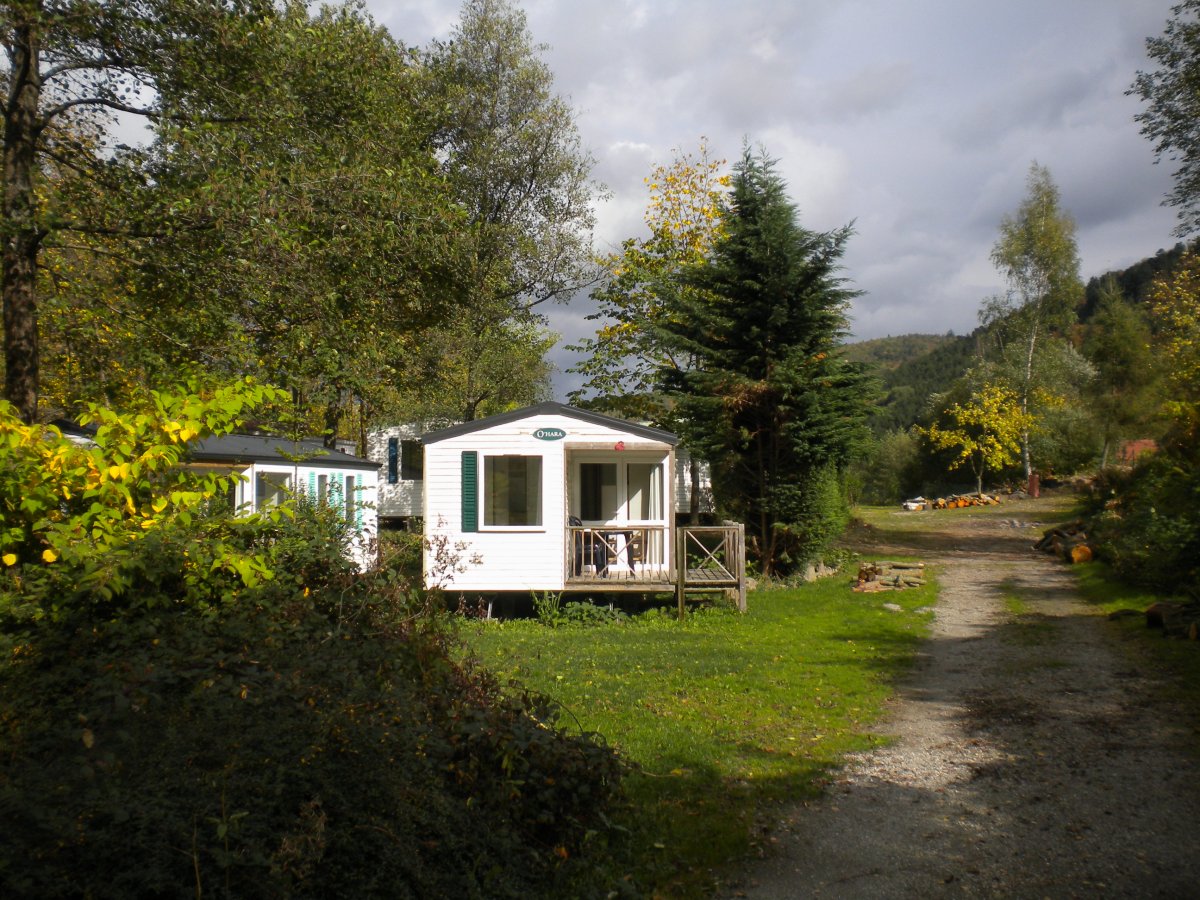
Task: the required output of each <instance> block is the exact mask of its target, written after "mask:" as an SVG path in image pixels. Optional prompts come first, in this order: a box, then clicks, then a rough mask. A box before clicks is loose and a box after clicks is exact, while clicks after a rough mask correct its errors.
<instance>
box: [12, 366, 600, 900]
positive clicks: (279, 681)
mask: <svg viewBox="0 0 1200 900" xmlns="http://www.w3.org/2000/svg"><path fill="white" fill-rule="evenodd" d="M269 393H270V392H268V391H267V390H266V389H261V388H255V387H254V386H247V385H242V386H240V387H238V388H235V389H230V390H229V391H227V392H224V393H222V392H219V391H218V392H216V393H215V394H214V396H213V397H211V398H209V399H207V400H199V399H197V398H194V397H188V396H182V395H181V396H179V397H168V396H166V395H162V394H160V395H157V396H156V397H155V398H153V402H154V404H155V405H156V409H157V408H159V407H161V409H160V410H159V413H158V414H157V415H156V414H155V413H153V412H146V413H138V414H132V415H128V416H116V415H112V416H111V417H110V418H105V419H103V420H102V422H101V425H100V428H99V429H98V431H97V436H96V444H97V446H96V447H94V448H78V451H76V450H72V449H71V448H69V447H66V446H64V443H65V442H63V441H62V440H60V439H59V438H58V437H57V436H56V435H54V434H51V435H49V436H48V437H43V435H42V434H40V433H37V432H34V431H32V430H30V429H27V428H25V427H24V426H20V425H19V424H12V423H10V422H8V421H7V420H6V423H5V430H4V436H5V441H4V444H3V446H2V447H0V451H2V456H0V460H2V461H3V472H4V476H3V477H4V478H5V479H6V483H7V484H8V487H6V488H5V494H4V496H5V497H6V498H8V499H6V501H5V505H4V507H3V512H4V523H3V524H4V528H5V530H4V535H5V537H4V540H5V541H6V543H5V548H6V550H7V552H6V553H5V555H4V569H5V571H4V575H3V578H4V581H3V593H2V594H0V600H2V604H0V635H2V636H3V643H2V644H0V646H2V647H3V650H4V656H3V658H2V659H0V746H3V747H4V754H3V758H2V760H0V815H2V816H3V818H4V821H5V823H6V827H5V829H4V830H3V832H0V886H2V887H3V891H4V894H5V896H8V897H60V896H61V897H67V896H79V895H80V894H85V895H89V896H97V897H102V896H120V897H125V896H149V895H160V894H177V893H179V892H180V891H181V890H187V892H188V893H193V892H195V893H201V894H205V895H209V896H222V897H278V896H297V897H322V896H333V895H352V896H362V897H405V896H408V897H429V896H462V897H485V896H486V897H525V896H561V895H563V894H564V893H565V894H570V893H572V891H573V889H572V888H571V887H569V885H570V883H571V879H572V878H574V877H576V875H578V874H579V872H580V871H581V870H582V869H584V868H586V865H587V858H586V851H587V848H588V845H589V841H590V835H592V834H593V833H594V832H595V831H597V830H600V829H603V827H604V823H605V819H604V815H605V812H606V810H609V809H610V808H611V806H612V804H613V802H614V800H615V799H616V797H617V791H618V786H619V781H620V775H621V769H620V765H619V763H618V761H617V759H616V757H615V756H614V754H613V753H612V752H611V751H609V750H608V749H607V748H605V747H604V746H603V745H602V744H600V743H598V742H596V741H595V740H593V739H590V738H587V737H582V738H581V737H579V736H572V735H570V734H568V733H567V732H565V731H564V730H563V729H561V728H560V727H559V726H558V725H557V724H556V717H557V713H556V709H555V707H554V706H553V704H550V703H547V702H544V701H542V700H540V699H538V698H535V697H534V696H532V695H530V694H528V693H527V692H524V691H521V690H516V691H511V690H509V691H502V690H501V688H500V686H499V685H498V684H497V682H496V681H495V680H493V679H491V678H489V677H487V676H485V675H483V674H481V673H479V672H475V671H473V670H471V669H470V668H469V667H466V666H464V665H462V664H460V663H458V662H455V661H454V660H453V659H452V658H451V654H450V645H449V639H448V636H447V632H446V631H445V630H444V628H443V627H442V626H441V624H440V620H438V619H436V618H433V619H431V618H430V617H429V616H428V614H427V610H426V608H425V606H424V604H423V599H422V598H421V597H420V596H419V595H416V594H413V593H411V592H410V590H409V586H408V585H407V583H405V582H404V581H403V580H397V579H396V578H395V577H394V576H393V574H392V573H391V571H389V570H382V569H381V570H377V571H375V572H373V573H371V574H370V575H368V576H366V577H364V576H362V575H360V574H359V573H358V572H357V570H356V569H355V568H354V567H353V565H352V564H351V563H350V562H349V561H348V560H347V559H346V558H345V556H344V555H343V553H342V551H341V547H342V543H343V537H344V535H343V532H344V529H345V528H346V524H345V522H344V520H343V519H342V517H341V516H339V515H337V514H336V512H335V511H333V510H330V509H327V508H322V507H311V506H309V507H305V506H303V505H301V506H300V507H299V508H296V507H295V504H294V503H293V504H292V512H293V514H291V515H285V514H281V515H278V516H274V517H245V516H241V517H235V516H234V515H233V513H232V511H231V510H228V509H223V510H222V509H216V508H212V507H210V508H208V509H205V505H206V501H207V500H208V499H209V497H208V496H206V492H205V491H204V490H200V489H194V490H185V489H184V488H183V487H182V486H181V485H183V484H184V483H185V482H184V481H180V480H179V478H191V479H196V482H195V483H196V484H201V485H203V484H208V485H211V486H213V488H214V493H213V499H216V498H217V495H219V493H220V491H219V488H220V485H221V482H210V481H207V480H206V479H204V478H201V477H200V476H196V475H190V476H189V475H187V474H186V473H179V472H178V465H177V464H178V463H179V461H180V458H179V456H178V455H177V452H176V450H177V448H178V447H181V446H182V445H183V444H184V443H186V441H187V440H188V439H189V438H190V437H192V436H194V434H195V433H199V434H203V433H205V432H206V430H207V429H209V428H213V427H216V428H224V427H227V426H228V425H229V424H231V422H232V421H233V420H234V419H236V417H237V415H238V405H239V404H246V405H248V404H249V402H251V401H253V400H255V399H258V398H260V397H265V396H267V395H268V394H269ZM246 405H243V406H242V410H243V411H244V409H245V408H246ZM9 416H10V418H11V413H10V414H9ZM39 441H40V442H42V443H43V444H44V447H42V448H41V451H40V452H39V448H38V447H37V446H36V445H37V444H38V442H39ZM56 460H60V461H62V463H63V465H62V466H60V467H58V468H54V466H50V468H51V469H53V471H54V480H51V479H49V478H45V479H43V480H42V481H40V482H38V483H36V484H34V485H33V491H32V493H30V494H29V496H30V497H34V498H43V497H47V498H48V497H53V496H55V495H56V492H57V496H60V497H62V501H63V502H62V503H59V504H53V505H52V508H44V507H41V506H39V505H38V504H36V503H35V504H26V506H25V507H22V506H21V505H20V504H16V505H14V504H13V503H11V502H9V500H10V499H11V498H13V497H15V496H18V494H17V493H16V492H17V487H15V486H16V485H25V484H28V483H29V481H28V479H29V478H32V477H35V476H36V475H37V474H38V470H39V467H40V466H41V465H42V463H43V461H50V462H51V463H53V462H54V461H56ZM89 463H95V464H96V465H95V467H94V468H93V466H92V465H90V464H89ZM169 463H170V464H169ZM176 475H178V476H179V478H177V477H176ZM64 488H65V493H64V490H63V489H64ZM176 494H178V495H179V496H175V495H176ZM185 495H186V496H185ZM20 496H24V495H23V494H21V495H20ZM283 508H284V509H287V508H288V506H287V505H285V507H283ZM106 510H111V511H112V514H111V515H110V514H108V513H107V512H106ZM60 534H70V535H73V536H74V543H73V544H72V545H71V546H69V547H68V546H67V545H65V544H62V543H59V542H58V537H59V535H60ZM14 542H15V543H14ZM60 550H61V551H62V555H61V556H59V555H58V553H59V551H60ZM39 551H40V555H39ZM110 559H114V560H115V562H114V563H113V564H112V565H111V566H110V567H109V569H108V570H106V571H107V576H108V577H106V578H105V579H103V580H99V579H96V578H86V577H85V578H79V577H78V576H80V575H84V576H86V575H88V574H89V573H91V572H92V571H94V570H97V569H102V568H103V567H104V565H105V563H106V561H107V560H110ZM237 560H242V561H252V562H253V564H254V566H253V568H252V569H251V570H250V571H248V572H245V571H243V570H242V569H241V568H240V567H239V566H238V565H237V564H236V561H237ZM248 576H249V577H248Z"/></svg>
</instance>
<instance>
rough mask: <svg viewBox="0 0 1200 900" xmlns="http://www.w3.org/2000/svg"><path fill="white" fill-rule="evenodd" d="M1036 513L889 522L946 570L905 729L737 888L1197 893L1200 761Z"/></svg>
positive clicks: (897, 710)
mask: <svg viewBox="0 0 1200 900" xmlns="http://www.w3.org/2000/svg"><path fill="white" fill-rule="evenodd" d="M1038 511H1039V508H1038V507H1037V505H1036V504H1033V503H1028V504H1022V505H1020V506H1019V507H1018V506H1014V508H1013V511H1012V513H1013V517H1012V518H1007V519H1000V518H996V517H995V516H986V517H985V516H980V517H973V518H970V519H963V518H956V519H955V521H954V526H953V529H952V531H949V532H946V533H938V532H934V533H924V534H902V533H899V532H892V533H887V534H881V535H880V538H881V546H880V550H881V552H883V553H886V552H889V551H890V552H901V551H905V552H909V553H911V554H915V555H920V556H922V557H923V558H924V559H925V560H926V561H928V562H930V563H934V564H936V565H938V567H939V570H940V573H941V574H940V579H941V584H942V592H941V596H940V600H939V603H938V607H937V612H936V620H935V625H934V627H933V634H932V637H931V640H930V641H929V642H928V644H927V646H926V650H925V653H924V655H923V658H922V659H921V660H920V662H919V664H918V666H917V669H916V671H915V672H914V674H913V676H912V677H911V679H910V681H909V683H907V684H906V685H905V686H904V687H903V689H902V690H901V692H900V693H899V695H898V696H897V698H896V700H895V701H894V706H893V710H892V713H891V718H890V721H889V722H888V723H887V724H886V725H885V726H884V727H883V729H882V730H883V731H885V732H886V733H890V734H894V735H895V736H896V738H897V740H896V742H895V743H894V744H892V745H891V746H889V747H887V748H885V749H882V750H879V751H876V752H873V753H870V754H865V755H863V756H861V757H858V758H856V759H855V760H854V761H853V762H852V763H851V765H850V766H848V767H847V769H846V770H845V771H843V772H842V773H841V775H840V777H839V780H838V781H837V782H836V783H835V784H834V785H832V786H831V788H830V789H829V791H828V792H827V793H826V796H825V797H824V798H822V799H821V800H820V801H817V802H814V803H811V804H807V805H805V806H802V807H800V808H797V809H794V810H792V811H791V813H790V814H789V815H788V816H787V817H786V819H785V820H784V821H783V822H782V823H781V824H780V825H779V827H778V829H777V830H776V831H775V832H774V834H773V838H774V839H775V841H776V844H775V847H776V850H777V852H776V853H774V854H773V855H772V856H771V858H769V859H766V860H763V861H761V862H760V863H758V864H756V865H755V866H753V867H752V868H751V869H750V870H749V871H748V872H747V873H746V876H745V878H744V879H743V880H742V881H741V882H740V883H739V884H738V885H735V886H734V887H733V888H732V889H731V890H730V892H729V896H733V897H758V898H776V897H822V898H825V897H846V898H856V900H858V898H874V897H880V898H882V897H887V898H897V897H1034V898H1040V897H1054V898H1058V897H1172V898H1183V897H1200V778H1198V777H1197V775H1198V768H1200V767H1198V766H1197V762H1196V760H1195V759H1194V758H1192V757H1190V756H1189V755H1188V754H1187V753H1186V751H1185V750H1184V749H1183V748H1182V738H1183V731H1182V728H1181V725H1180V724H1179V722H1180V720H1179V717H1178V716H1174V715H1172V712H1171V710H1170V709H1166V708H1164V707H1163V705H1162V704H1161V703H1160V702H1158V701H1157V700H1156V692H1155V690H1154V684H1153V683H1152V682H1151V681H1150V680H1148V679H1147V677H1146V676H1145V675H1144V674H1143V673H1141V672H1139V671H1137V670H1136V668H1135V667H1134V664H1133V663H1131V662H1130V661H1129V659H1128V658H1127V657H1126V656H1124V655H1123V654H1122V653H1121V651H1120V649H1119V648H1118V647H1116V646H1115V645H1114V643H1113V638H1112V636H1111V632H1110V630H1109V629H1108V628H1107V623H1106V622H1105V621H1104V620H1103V619H1098V618H1097V617H1096V616H1094V615H1091V614H1089V613H1088V612H1087V611H1086V610H1085V608H1084V607H1083V605H1082V604H1081V603H1080V601H1079V600H1078V598H1077V597H1076V595H1075V593H1074V591H1073V585H1072V578H1071V576H1070V573H1069V572H1068V571H1067V569H1066V568H1065V567H1063V566H1062V565H1061V564H1059V563H1057V562H1056V561H1054V560H1052V559H1049V558H1045V557H1042V556H1040V555H1038V554H1035V553H1033V552H1032V551H1030V550H1029V549H1028V548H1029V545H1030V544H1031V543H1032V541H1033V539H1035V537H1036V536H1037V534H1039V533H1040V530H1038V529H1036V528H1035V527H1032V526H1031V525H1030V521H1031V520H1036V517H1037V515H1038ZM1005 513H1006V514H1007V513H1008V510H1006V511H1005ZM901 542H902V543H901ZM884 543H886V546H884V545H883V544H884ZM880 596H882V597H884V598H885V599H886V595H880ZM1012 597H1017V598H1019V602H1018V603H1014V602H1013V601H1012V599H1011V598H1012Z"/></svg>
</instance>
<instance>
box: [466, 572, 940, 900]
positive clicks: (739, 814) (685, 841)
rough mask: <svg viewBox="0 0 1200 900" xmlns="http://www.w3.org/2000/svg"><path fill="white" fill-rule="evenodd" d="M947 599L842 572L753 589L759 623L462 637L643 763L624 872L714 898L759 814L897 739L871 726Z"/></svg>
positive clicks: (748, 617)
mask: <svg viewBox="0 0 1200 900" xmlns="http://www.w3.org/2000/svg"><path fill="white" fill-rule="evenodd" d="M933 591H934V589H933V588H932V587H924V588H919V589H914V590H909V591H904V592H892V593H880V594H856V593H854V592H853V591H851V590H850V579H849V576H837V577H834V578H830V579H827V580H825V581H822V582H820V583H818V584H814V585H809V586H805V587H801V588H798V589H789V590H782V589H778V590H764V591H757V592H754V593H752V594H751V595H750V598H749V612H748V613H747V614H745V615H738V614H737V613H735V612H733V611H731V610H725V609H706V610H701V611H698V612H696V613H693V614H692V615H690V616H689V617H688V618H687V620H686V621H683V622H680V621H678V620H676V619H675V618H673V617H672V616H670V615H654V614H650V615H643V616H640V617H637V618H635V619H632V620H628V621H626V622H624V623H621V624H614V625H602V626H597V627H576V626H567V627H559V628H550V627H547V626H545V625H542V624H539V623H538V622H536V621H533V620H522V621H508V622H483V623H478V624H471V625H469V626H467V627H466V628H464V630H463V634H464V637H465V638H466V640H467V642H468V644H469V646H470V647H471V648H472V650H473V651H474V653H476V654H477V655H478V657H479V659H480V661H481V663H482V664H483V665H484V666H485V667H486V668H489V669H491V670H492V671H494V672H495V673H496V674H497V675H499V676H500V677H501V678H504V679H513V680H516V681H518V682H520V683H523V684H525V685H528V686H529V687H531V688H533V689H535V690H538V691H541V692H544V693H546V694H548V695H550V696H551V697H553V698H554V699H555V700H557V701H558V702H559V703H560V704H562V706H563V707H564V709H565V710H566V712H565V714H564V721H567V722H573V721H577V722H578V727H580V728H581V729H583V730H584V731H593V732H598V733H599V734H601V735H603V736H604V738H605V739H606V740H607V741H608V742H609V743H610V744H611V745H612V746H614V747H616V748H617V749H618V750H619V751H620V752H621V754H622V755H623V756H624V757H625V758H626V759H627V760H628V761H629V762H630V763H632V764H633V766H634V770H633V772H632V774H631V775H630V776H629V778H628V781H627V787H628V793H629V798H630V801H631V802H630V810H629V814H628V819H627V821H624V822H623V823H622V824H623V825H624V826H626V827H628V828H629V829H630V832H631V840H630V841H629V842H628V846H627V847H626V849H625V853H624V856H623V857H622V864H621V865H622V866H623V868H624V869H625V871H623V872H618V873H613V874H615V875H616V876H617V877H618V878H619V877H621V876H622V875H624V876H628V878H629V881H628V884H630V885H635V886H636V890H637V891H638V892H640V893H643V894H648V893H651V892H653V891H657V892H659V893H662V894H666V895H672V896H688V895H703V894H706V893H707V892H708V891H710V890H711V888H712V886H713V883H714V879H716V878H718V877H719V870H720V867H721V866H722V865H724V864H727V863H730V862H732V861H736V860H738V859H740V858H743V857H744V856H745V855H746V854H747V853H748V852H750V851H751V850H752V843H753V841H754V839H755V834H756V828H755V823H756V816H757V815H758V814H760V813H769V811H770V810H771V809H772V808H774V805H775V804H777V803H778V802H779V801H782V800H787V799H798V798H803V797H809V796H813V795H815V794H816V793H817V792H818V791H819V790H820V787H821V784H822V783H823V780H824V778H825V776H826V774H827V773H828V772H829V770H830V769H831V767H834V766H836V765H837V763H838V760H839V758H840V757H841V756H842V754H844V753H846V752H847V751H852V750H860V749H864V748H867V747H870V746H871V745H872V744H873V743H876V742H878V741H880V740H882V738H880V737H879V736H877V735H875V734H873V733H872V726H873V724H874V723H875V722H876V721H877V719H878V718H879V715H880V711H881V707H882V704H883V701H884V700H885V699H886V698H887V696H888V695H889V693H890V692H891V690H892V684H893V682H894V680H895V678H896V677H897V676H899V675H900V674H901V673H903V672H904V671H905V670H906V668H907V667H908V666H909V664H910V663H911V660H912V657H913V653H914V650H915V649H916V647H917V645H918V642H919V640H920V638H921V637H922V636H923V635H924V634H925V633H926V630H927V626H928V619H929V616H928V614H926V613H923V612H917V610H919V609H922V608H924V607H928V606H931V605H932V604H933V602H934V592H933ZM885 603H893V604H898V605H900V606H901V607H903V611H901V612H896V611H889V610H887V609H885V608H884V606H883V604H885Z"/></svg>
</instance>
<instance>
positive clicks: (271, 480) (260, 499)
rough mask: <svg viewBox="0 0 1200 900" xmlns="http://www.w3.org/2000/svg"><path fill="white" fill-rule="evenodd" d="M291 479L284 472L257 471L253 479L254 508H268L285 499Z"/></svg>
mask: <svg viewBox="0 0 1200 900" xmlns="http://www.w3.org/2000/svg"><path fill="white" fill-rule="evenodd" d="M290 484H291V479H290V478H289V477H288V474H287V473H286V472H259V473H258V477H257V478H255V480H254V508H255V509H256V510H264V509H270V508H271V507H272V506H278V505H279V504H280V503H282V502H283V501H284V500H286V499H287V494H288V487H289V485H290Z"/></svg>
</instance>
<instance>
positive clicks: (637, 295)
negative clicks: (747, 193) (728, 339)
mask: <svg viewBox="0 0 1200 900" xmlns="http://www.w3.org/2000/svg"><path fill="white" fill-rule="evenodd" d="M723 166H724V160H715V159H711V158H710V157H709V151H708V145H707V143H706V142H705V141H703V140H701V142H700V147H699V149H698V151H697V152H696V153H695V154H694V155H693V154H691V153H680V154H678V155H677V156H676V158H675V160H674V161H673V162H672V163H671V164H669V165H666V166H657V167H655V169H654V170H653V171H652V172H651V173H650V176H649V177H648V178H647V179H646V185H647V188H648V190H649V193H650V199H649V201H648V203H647V206H646V213H645V223H646V227H647V228H648V229H649V231H650V234H649V236H648V237H646V238H640V239H639V238H630V239H628V240H626V241H625V242H624V244H623V245H622V247H621V251H620V252H619V253H612V254H609V255H608V256H606V257H604V258H603V259H601V265H602V266H603V268H604V271H605V273H606V275H607V280H606V282H605V283H604V285H603V287H601V288H600V289H598V290H597V291H595V292H594V293H593V294H592V299H593V300H595V301H596V311H595V312H593V313H591V314H589V315H588V319H589V320H591V321H598V322H602V323H603V324H602V325H601V327H600V329H599V330H598V331H597V333H596V337H595V338H593V339H589V340H585V341H583V342H582V343H581V344H579V345H578V346H575V347H572V348H571V349H573V350H577V351H579V352H581V353H583V354H585V357H584V359H583V361H582V362H581V363H579V364H578V365H577V366H576V367H575V368H574V369H573V371H575V372H578V373H579V374H581V375H583V376H584V377H585V378H586V382H585V384H584V387H583V388H581V389H580V390H579V391H576V392H575V393H574V394H573V395H572V400H573V401H581V400H583V398H584V396H585V394H587V393H588V392H591V393H592V394H593V395H594V396H593V397H592V398H591V400H590V401H589V402H591V403H593V404H595V405H598V406H601V407H603V408H605V409H611V410H615V411H617V412H620V413H623V414H625V415H632V416H638V417H641V418H645V419H647V420H649V421H651V422H654V423H655V424H658V425H661V426H664V427H667V426H670V425H672V424H673V423H672V422H671V411H670V404H668V403H665V402H664V400H665V398H663V397H662V396H661V395H660V394H657V393H656V387H657V385H658V381H659V370H660V369H662V368H664V367H666V368H672V369H678V370H684V369H687V368H690V367H691V366H692V365H693V360H692V358H691V357H690V356H689V355H688V354H686V353H683V354H680V353H679V352H678V351H677V350H676V349H675V348H674V347H673V346H672V344H671V343H670V342H669V341H664V340H663V336H662V332H661V328H662V327H663V326H664V324H665V323H666V322H668V321H669V320H670V319H671V318H672V317H673V316H676V315H678V314H679V311H680V309H681V308H682V307H681V298H684V297H687V298H688V300H689V301H694V302H699V303H702V302H704V299H703V297H702V296H698V295H697V290H698V289H697V287H696V286H695V285H693V284H690V283H688V282H687V281H686V280H684V279H682V278H681V277H680V276H681V275H682V274H683V273H684V272H686V271H687V270H688V269H689V268H691V267H694V266H697V265H699V264H700V263H702V262H703V261H704V260H705V259H706V258H707V257H708V254H709V253H710V252H711V251H712V248H713V243H714V242H715V241H716V240H718V239H719V238H721V237H722V236H723V235H724V231H725V229H724V224H723V220H722V208H721V204H722V201H723V200H724V198H725V195H726V192H727V190H728V188H729V183H730V178H729V176H728V175H726V174H723V173H722V168H723Z"/></svg>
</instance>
